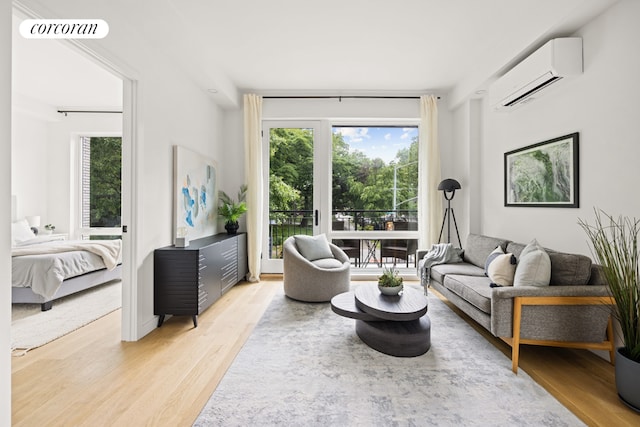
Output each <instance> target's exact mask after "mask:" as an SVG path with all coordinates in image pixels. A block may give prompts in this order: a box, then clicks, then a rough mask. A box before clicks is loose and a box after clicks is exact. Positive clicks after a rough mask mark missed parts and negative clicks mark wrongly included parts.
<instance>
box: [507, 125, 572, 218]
mask: <svg viewBox="0 0 640 427" xmlns="http://www.w3.org/2000/svg"><path fill="white" fill-rule="evenodd" d="M578 142H579V134H578V132H575V133H571V134H568V135H563V136H559V137H557V138H553V139H550V140H548V141H543V142H539V143H537V144H533V145H528V146H526V147H523V148H518V149H516V150H512V151H509V152H507V153H504V205H505V206H520V207H540V208H578V207H580V204H579V191H578V190H579V167H578V166H579V165H578V154H579V152H578V146H579V145H578Z"/></svg>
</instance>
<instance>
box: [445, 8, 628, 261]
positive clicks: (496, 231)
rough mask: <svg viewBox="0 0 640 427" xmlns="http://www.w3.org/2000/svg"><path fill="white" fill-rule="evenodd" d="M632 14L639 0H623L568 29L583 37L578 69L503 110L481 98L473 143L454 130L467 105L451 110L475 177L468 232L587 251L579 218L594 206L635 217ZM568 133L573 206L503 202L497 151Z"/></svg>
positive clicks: (590, 212)
mask: <svg viewBox="0 0 640 427" xmlns="http://www.w3.org/2000/svg"><path fill="white" fill-rule="evenodd" d="M639 16H640V2H637V1H633V0H623V1H621V2H620V3H618V4H617V5H614V6H613V7H612V8H611V9H609V10H608V11H606V12H605V13H604V14H603V15H601V16H599V17H597V18H596V19H595V20H594V21H592V22H591V23H589V24H587V25H585V26H584V27H583V28H581V29H580V30H579V31H578V32H577V33H576V34H575V35H576V36H580V37H582V38H583V46H584V47H583V50H584V74H583V75H581V76H579V77H577V78H575V79H573V80H567V81H564V82H562V83H561V84H560V85H558V87H556V88H554V89H553V90H550V91H548V93H546V94H545V95H544V96H541V97H539V98H538V99H536V100H535V101H533V102H531V103H529V104H526V105H524V106H522V107H520V108H519V109H517V110H515V111H512V112H510V113H500V112H494V111H492V110H491V109H490V108H489V107H488V106H487V105H485V106H484V109H483V111H482V114H483V116H484V120H483V123H482V126H483V128H484V129H483V133H482V141H481V144H480V146H479V147H474V145H473V144H471V145H469V144H468V139H465V137H464V130H461V128H463V126H462V125H463V124H464V123H465V122H468V120H469V119H468V116H469V113H468V111H467V108H469V107H468V106H465V107H461V108H459V109H458V110H456V111H455V121H456V136H455V138H456V144H461V148H460V149H461V150H462V151H463V152H465V153H466V156H469V155H470V153H471V151H470V150H471V149H477V154H476V155H477V156H478V160H477V161H474V160H473V159H472V162H471V168H472V169H471V170H470V174H471V175H473V174H476V175H477V176H478V177H479V179H480V183H481V188H480V190H479V191H480V194H481V198H482V202H481V207H480V208H479V211H478V210H471V212H470V213H469V214H470V215H471V216H472V217H473V216H479V217H480V218H481V225H480V228H479V229H477V230H474V231H475V232H482V233H484V234H488V235H493V236H501V237H507V238H510V239H513V240H516V241H520V242H525V243H526V242H528V241H530V240H531V239H532V238H537V239H538V240H539V241H540V243H541V244H543V245H544V246H547V247H550V248H554V249H557V250H563V251H571V252H577V253H583V254H586V255H589V254H590V251H589V248H588V246H587V243H586V238H585V235H584V232H583V231H582V230H581V229H580V227H579V226H578V225H577V221H578V218H582V219H586V220H589V221H592V219H593V208H594V207H598V208H601V209H603V210H605V211H607V212H609V213H612V214H624V215H630V216H636V217H640V198H639V197H637V194H638V191H637V183H638V182H639V181H640V168H638V159H640V143H639V138H638V126H637V121H638V117H640V104H639V103H638V100H639V99H640V80H639V79H638V76H639V75H640V54H638V51H637V48H636V44H637V41H638V40H640V26H638V25H637V17H639ZM572 132H579V133H580V159H579V162H580V164H579V167H580V175H579V177H580V208H579V209H568V208H523V207H508V208H507V207H504V192H503V188H504V170H503V169H504V168H503V161H504V160H503V159H504V158H503V155H504V153H505V152H507V151H510V150H513V149H516V148H519V147H524V146H527V145H530V144H533V143H536V142H541V141H545V140H547V139H551V138H555V137H557V136H561V135H565V134H569V133H572ZM474 157H475V156H474ZM474 163H475V166H474ZM466 197H468V195H467V196H466Z"/></svg>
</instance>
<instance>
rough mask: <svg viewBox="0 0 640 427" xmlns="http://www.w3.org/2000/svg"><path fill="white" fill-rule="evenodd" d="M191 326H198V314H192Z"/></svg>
mask: <svg viewBox="0 0 640 427" xmlns="http://www.w3.org/2000/svg"><path fill="white" fill-rule="evenodd" d="M193 327H194V328H197V327H198V315H197V314H194V315H193Z"/></svg>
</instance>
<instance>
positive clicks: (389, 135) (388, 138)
mask: <svg viewBox="0 0 640 427" xmlns="http://www.w3.org/2000/svg"><path fill="white" fill-rule="evenodd" d="M384 139H385V140H387V141H388V140H390V139H391V134H390V133H387V134H385V136H384Z"/></svg>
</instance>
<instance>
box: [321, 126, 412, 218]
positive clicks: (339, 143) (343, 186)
mask: <svg viewBox="0 0 640 427" xmlns="http://www.w3.org/2000/svg"><path fill="white" fill-rule="evenodd" d="M332 167H333V174H332V175H333V182H332V185H333V191H332V193H333V207H332V209H333V215H334V221H333V230H384V229H386V227H387V225H388V223H389V222H391V223H397V222H402V221H406V222H411V223H415V222H416V221H417V208H418V205H417V198H418V128H417V127H391V126H387V127H355V126H349V127H344V126H343V127H334V128H333V163H332ZM401 227H402V226H401Z"/></svg>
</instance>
